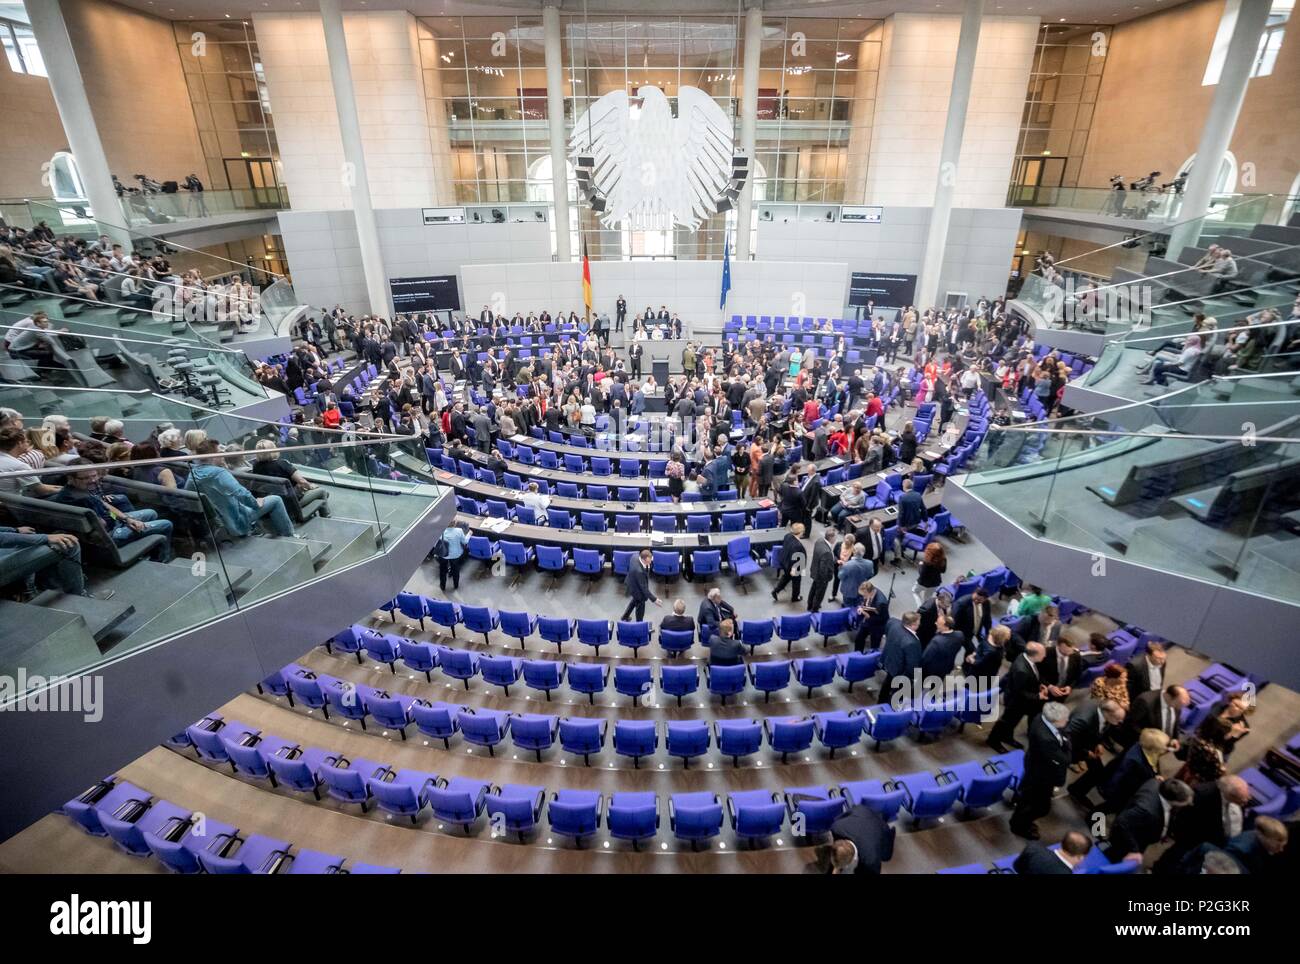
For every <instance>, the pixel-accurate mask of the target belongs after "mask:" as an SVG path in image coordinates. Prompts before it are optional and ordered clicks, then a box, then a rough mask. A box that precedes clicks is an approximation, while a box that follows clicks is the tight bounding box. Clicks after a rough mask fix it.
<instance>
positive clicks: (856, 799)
mask: <svg viewBox="0 0 1300 964" xmlns="http://www.w3.org/2000/svg"><path fill="white" fill-rule="evenodd" d="M840 792H841V793H843V794H844V796H845V798H847V799H848V801H849V803H850V804H851V805H852V806H855V807H856V806H864V807H869V808H870V809H872V810H874V811H876V813H878V814H880V816H882V817H883V818H884V819H885V820H886V821H888V822H890V823H892V822H893V821H894V820H896V819H897V818H898V811H899V810H901V809H902V808H903V801H904V800H906V799H907V791H906V790H904V789H903V788H902V787H901V786H900V785H899V784H897V783H895V782H894V781H893V780H888V781H885V780H855V781H852V782H849V783H844V784H841V785H840Z"/></svg>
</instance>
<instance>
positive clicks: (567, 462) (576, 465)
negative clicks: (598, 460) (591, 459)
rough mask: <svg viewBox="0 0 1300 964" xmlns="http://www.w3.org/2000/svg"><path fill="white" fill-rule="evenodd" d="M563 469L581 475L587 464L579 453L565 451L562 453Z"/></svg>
mask: <svg viewBox="0 0 1300 964" xmlns="http://www.w3.org/2000/svg"><path fill="white" fill-rule="evenodd" d="M564 471H566V472H572V473H573V474H574V475H582V474H583V473H584V472H586V471H587V465H586V463H585V462H584V461H583V460H582V456H581V455H576V454H574V453H572V452H566V453H565V454H564Z"/></svg>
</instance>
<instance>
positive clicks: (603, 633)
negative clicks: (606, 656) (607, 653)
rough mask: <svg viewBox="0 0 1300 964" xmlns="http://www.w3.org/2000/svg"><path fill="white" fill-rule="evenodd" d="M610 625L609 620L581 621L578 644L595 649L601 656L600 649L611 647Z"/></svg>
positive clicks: (579, 623)
mask: <svg viewBox="0 0 1300 964" xmlns="http://www.w3.org/2000/svg"><path fill="white" fill-rule="evenodd" d="M609 639H610V624H609V620H608V619H579V620H578V642H580V643H582V644H584V645H586V646H591V647H594V648H595V650H596V655H597V656H599V655H600V647H602V646H607V645H609Z"/></svg>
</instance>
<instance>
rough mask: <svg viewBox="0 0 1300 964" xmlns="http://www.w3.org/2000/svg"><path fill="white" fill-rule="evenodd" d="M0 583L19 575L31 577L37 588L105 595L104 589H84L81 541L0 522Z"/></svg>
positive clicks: (98, 597)
mask: <svg viewBox="0 0 1300 964" xmlns="http://www.w3.org/2000/svg"><path fill="white" fill-rule="evenodd" d="M0 573H4V577H3V579H2V580H0V585H3V584H5V583H7V582H10V581H13V580H17V579H23V580H24V582H26V581H28V580H32V579H34V580H35V583H36V586H37V587H38V588H41V589H57V590H58V591H59V592H63V593H67V594H68V595H70V596H88V597H90V598H92V599H108V598H110V597H111V596H112V595H113V593H112V591H111V590H110V591H108V592H105V593H100V594H99V595H95V594H93V593H90V592H88V591H87V590H86V576H85V573H84V572H82V569H81V543H80V542H78V541H77V537H76V536H72V535H68V534H67V533H64V532H52V533H49V534H48V535H47V534H45V533H41V532H37V531H36V530H35V529H33V528H31V527H30V526H19V527H18V528H16V529H15V528H11V527H10V526H0Z"/></svg>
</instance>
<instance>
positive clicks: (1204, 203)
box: [1165, 0, 1272, 260]
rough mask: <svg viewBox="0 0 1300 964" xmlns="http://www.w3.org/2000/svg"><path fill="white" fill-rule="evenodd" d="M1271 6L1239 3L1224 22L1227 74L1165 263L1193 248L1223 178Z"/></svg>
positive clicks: (1267, 0)
mask: <svg viewBox="0 0 1300 964" xmlns="http://www.w3.org/2000/svg"><path fill="white" fill-rule="evenodd" d="M1271 6H1272V0H1240V4H1239V5H1238V6H1237V7H1236V9H1235V10H1234V9H1232V6H1231V5H1228V6H1225V8H1224V11H1223V16H1224V17H1225V18H1226V17H1235V18H1236V22H1235V23H1234V24H1233V27H1232V39H1231V40H1230V41H1229V42H1228V52H1227V55H1226V56H1225V58H1224V61H1223V71H1222V73H1220V75H1219V83H1218V85H1217V86H1216V87H1215V89H1214V99H1213V100H1212V101H1211V102H1210V114H1209V116H1208V117H1207V118H1206V119H1205V126H1204V127H1202V128H1201V140H1200V143H1199V144H1198V145H1197V147H1196V161H1195V163H1194V164H1193V165H1192V173H1191V176H1190V177H1189V178H1188V179H1187V191H1186V193H1184V195H1183V203H1182V207H1181V208H1180V209H1179V214H1178V220H1179V221H1180V222H1181V223H1180V224H1178V225H1177V226H1176V227H1175V228H1174V229H1173V231H1171V232H1170V235H1169V247H1168V249H1167V251H1166V253H1165V257H1166V258H1169V259H1170V260H1176V259H1177V258H1178V255H1179V252H1181V251H1182V250H1183V248H1185V247H1186V246H1187V245H1189V244H1194V243H1195V242H1196V237H1197V235H1198V234H1199V233H1200V231H1201V221H1200V219H1201V218H1202V217H1204V216H1205V212H1206V211H1208V210H1209V208H1210V197H1211V195H1213V194H1214V182H1215V181H1217V180H1218V177H1219V165H1221V164H1222V163H1223V155H1224V154H1226V153H1227V151H1228V145H1229V143H1230V142H1231V141H1232V132H1233V130H1234V129H1235V128H1236V126H1237V115H1238V114H1239V113H1241V102H1242V100H1244V99H1245V97H1246V85H1247V84H1248V83H1249V82H1250V70H1251V67H1253V66H1254V63H1255V55H1256V54H1257V53H1258V51H1259V38H1260V35H1261V34H1262V33H1263V32H1264V26H1265V24H1266V23H1267V22H1268V12H1269V8H1270V7H1271Z"/></svg>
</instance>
